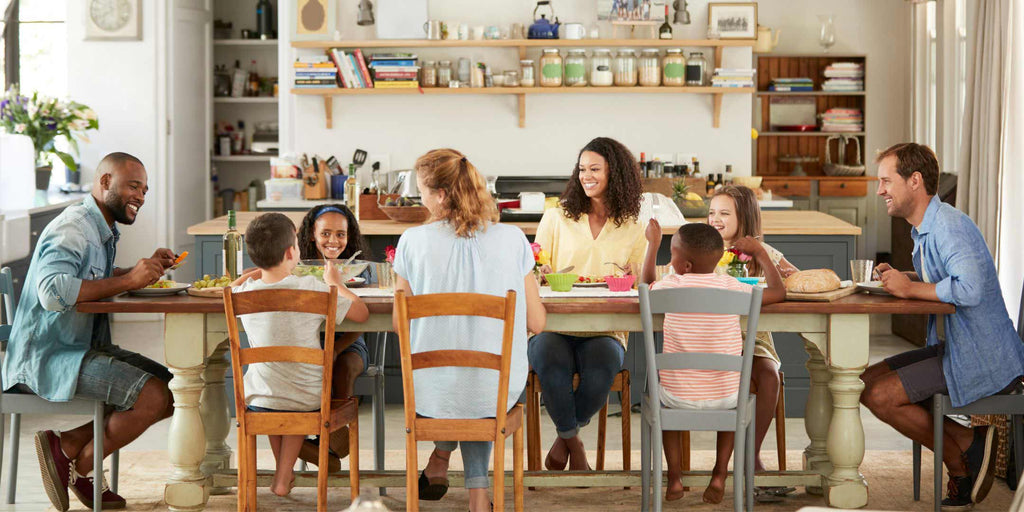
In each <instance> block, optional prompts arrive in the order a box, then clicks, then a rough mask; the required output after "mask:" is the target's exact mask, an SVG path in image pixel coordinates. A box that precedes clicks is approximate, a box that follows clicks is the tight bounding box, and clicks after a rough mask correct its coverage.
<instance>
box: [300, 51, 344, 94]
mask: <svg viewBox="0 0 1024 512" xmlns="http://www.w3.org/2000/svg"><path fill="white" fill-rule="evenodd" d="M292 67H293V68H294V70H295V88H296V89H332V88H334V87H337V82H336V80H337V79H336V77H337V75H338V68H337V67H335V65H334V64H333V63H332V62H331V61H329V60H327V56H326V55H314V56H307V57H299V58H298V59H297V60H296V61H295V63H294V64H292Z"/></svg>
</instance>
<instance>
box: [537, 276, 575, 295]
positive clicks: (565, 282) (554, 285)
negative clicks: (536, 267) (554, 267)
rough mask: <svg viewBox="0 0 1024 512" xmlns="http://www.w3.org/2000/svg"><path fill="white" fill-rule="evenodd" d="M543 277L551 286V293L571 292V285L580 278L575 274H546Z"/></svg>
mask: <svg viewBox="0 0 1024 512" xmlns="http://www.w3.org/2000/svg"><path fill="white" fill-rule="evenodd" d="M544 277H545V278H547V280H548V284H549V285H551V291H553V292H567V291H569V290H572V285H573V283H575V282H576V280H577V279H579V278H580V276H578V275H576V274H548V275H546V276H544Z"/></svg>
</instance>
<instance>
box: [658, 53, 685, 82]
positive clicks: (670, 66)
mask: <svg viewBox="0 0 1024 512" xmlns="http://www.w3.org/2000/svg"><path fill="white" fill-rule="evenodd" d="M661 65H662V70H663V73H662V79H661V82H662V84H663V85H666V86H681V85H683V84H685V83H686V59H684V58H683V49H682V48H669V49H668V50H665V58H664V59H662V60H661Z"/></svg>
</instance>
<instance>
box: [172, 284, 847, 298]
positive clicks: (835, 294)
mask: <svg viewBox="0 0 1024 512" xmlns="http://www.w3.org/2000/svg"><path fill="white" fill-rule="evenodd" d="M189 290H191V288H190V289H189ZM854 293H857V285H852V286H847V287H846V288H840V289H838V290H832V291H830V292H821V293H797V292H786V300H795V301H804V302H832V301H834V300H838V299H841V298H843V297H846V296H849V295H853V294H854Z"/></svg>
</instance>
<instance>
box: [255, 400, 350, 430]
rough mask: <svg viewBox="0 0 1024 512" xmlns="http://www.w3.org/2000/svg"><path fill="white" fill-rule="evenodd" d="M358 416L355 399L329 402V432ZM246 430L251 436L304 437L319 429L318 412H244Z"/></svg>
mask: <svg viewBox="0 0 1024 512" xmlns="http://www.w3.org/2000/svg"><path fill="white" fill-rule="evenodd" d="M357 416H359V405H358V400H357V399H356V398H355V397H351V398H346V399H343V400H331V415H330V419H329V421H330V422H331V432H334V431H335V430H338V429H339V428H341V427H343V426H345V425H348V424H349V423H350V422H352V420H354V419H355V418H356V417H357ZM245 425H246V430H247V431H248V433H249V434H252V435H306V434H309V433H310V432H316V431H318V430H319V429H320V412H319V411H312V412H252V411H246V412H245Z"/></svg>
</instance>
